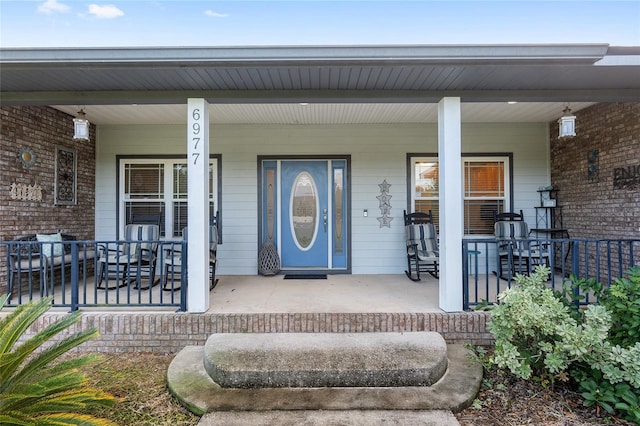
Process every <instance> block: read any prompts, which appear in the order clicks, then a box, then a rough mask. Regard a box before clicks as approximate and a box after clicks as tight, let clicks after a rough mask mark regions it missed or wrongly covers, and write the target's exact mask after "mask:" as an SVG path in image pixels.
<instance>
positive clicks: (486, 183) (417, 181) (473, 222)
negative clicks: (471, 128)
mask: <svg viewBox="0 0 640 426" xmlns="http://www.w3.org/2000/svg"><path fill="white" fill-rule="evenodd" d="M411 165H412V182H411V186H412V188H413V189H414V191H413V195H412V204H413V206H414V211H420V212H425V213H428V212H429V211H431V213H432V214H433V220H434V223H435V225H436V227H437V228H438V227H439V222H440V218H439V213H438V209H439V189H440V186H439V182H438V179H439V176H438V171H439V170H438V159H437V158H436V157H433V158H430V157H421V158H418V157H415V158H412V160H411ZM462 172H463V185H464V187H463V188H462V189H463V197H464V206H463V210H464V211H463V216H464V233H465V234H466V235H488V234H493V217H494V213H495V212H498V213H499V212H503V211H504V210H505V206H508V205H509V204H510V203H509V195H510V191H509V157H508V156H496V157H465V156H463V160H462Z"/></svg>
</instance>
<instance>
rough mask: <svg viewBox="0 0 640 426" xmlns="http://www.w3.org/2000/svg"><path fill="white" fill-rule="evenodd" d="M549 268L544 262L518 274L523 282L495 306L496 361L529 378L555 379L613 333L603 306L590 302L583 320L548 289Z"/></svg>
mask: <svg viewBox="0 0 640 426" xmlns="http://www.w3.org/2000/svg"><path fill="white" fill-rule="evenodd" d="M549 272H550V271H549V268H546V267H544V266H538V267H537V268H536V270H535V271H534V272H533V273H532V274H531V275H529V276H524V275H517V276H516V278H515V280H516V282H517V284H518V285H517V286H515V287H513V288H510V289H507V290H505V291H504V292H502V293H501V294H500V295H499V296H498V300H499V303H498V304H497V305H496V306H494V308H493V309H492V310H491V321H490V322H489V324H488V329H489V331H490V332H491V333H492V334H493V336H494V338H495V350H494V354H493V358H492V362H494V363H495V364H496V365H498V367H500V368H508V369H509V370H510V371H511V372H512V373H514V374H515V375H517V376H518V377H521V378H524V379H528V378H531V377H532V375H533V376H536V377H540V378H545V379H553V376H554V375H555V374H557V373H560V372H562V371H565V370H566V369H567V368H568V367H569V365H571V363H572V362H574V361H576V360H578V359H580V358H581V357H583V356H584V355H585V354H586V353H588V352H591V351H593V350H594V346H597V345H601V344H602V343H603V342H604V340H605V339H606V337H607V333H608V331H609V324H610V318H609V316H608V314H607V312H606V310H605V309H604V308H602V307H598V306H590V307H589V308H588V309H587V310H586V312H585V321H584V323H583V324H579V323H578V321H577V320H576V319H575V318H573V317H572V316H571V313H570V309H569V307H568V306H566V305H565V304H564V303H562V302H561V301H560V300H559V299H558V298H557V297H556V296H555V295H554V293H553V291H552V290H551V289H549V288H547V287H545V285H544V283H545V282H546V278H547V276H548V274H549Z"/></svg>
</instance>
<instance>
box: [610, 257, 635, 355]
mask: <svg viewBox="0 0 640 426" xmlns="http://www.w3.org/2000/svg"><path fill="white" fill-rule="evenodd" d="M601 303H602V305H603V306H604V307H606V308H607V311H609V313H610V314H611V320H612V321H613V327H612V328H611V331H610V333H609V341H610V342H611V344H613V345H620V346H622V347H629V346H633V345H634V344H635V343H637V342H640V267H638V266H636V267H634V268H632V269H631V270H630V271H629V278H616V280H615V282H614V283H613V284H612V285H611V287H610V288H608V289H607V290H605V291H604V295H603V296H602V300H601Z"/></svg>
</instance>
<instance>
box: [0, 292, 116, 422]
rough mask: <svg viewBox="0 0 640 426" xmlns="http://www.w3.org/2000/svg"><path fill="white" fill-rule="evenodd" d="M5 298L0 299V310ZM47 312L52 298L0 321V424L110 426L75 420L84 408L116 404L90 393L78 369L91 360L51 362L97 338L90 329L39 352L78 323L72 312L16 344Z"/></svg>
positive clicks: (87, 418) (82, 418)
mask: <svg viewBox="0 0 640 426" xmlns="http://www.w3.org/2000/svg"><path fill="white" fill-rule="evenodd" d="M6 300H7V296H6V295H5V296H2V297H0V310H1V309H2V308H3V307H4V304H5V303H6ZM50 307H51V298H43V299H41V300H40V301H38V302H35V303H34V302H30V303H29V304H26V305H21V306H19V307H17V308H16V309H15V310H13V311H12V312H11V313H9V314H8V315H7V316H5V317H4V318H2V319H1V320H0V424H2V425H64V424H69V425H72V424H78V425H80V424H81V425H111V424H113V423H111V422H109V421H108V420H104V419H98V418H95V417H93V416H90V415H87V414H77V413H78V412H81V411H82V410H83V409H84V408H85V407H86V406H87V405H90V404H99V405H105V406H111V405H113V404H114V403H115V401H116V399H115V398H114V397H113V396H111V395H108V394H106V393H104V392H102V391H99V390H96V389H92V388H89V387H88V386H87V384H86V380H85V378H84V376H83V375H82V374H81V373H80V372H79V371H78V367H80V366H82V365H85V364H87V363H88V362H91V361H92V360H93V359H94V358H95V357H92V356H81V357H75V358H69V359H66V360H63V361H60V362H54V361H55V360H56V359H58V358H59V357H60V356H61V355H62V354H64V353H65V352H67V351H69V350H70V349H73V348H75V347H77V346H78V345H80V344H82V343H84V342H86V341H88V340H90V339H92V338H94V337H96V336H97V330H96V329H95V328H91V329H88V330H84V331H81V332H78V333H76V334H73V335H71V336H68V337H66V338H64V339H62V340H60V341H59V342H57V343H54V344H51V345H49V346H48V347H46V348H44V349H42V350H41V351H38V349H40V348H41V347H42V346H43V345H44V344H45V343H47V342H48V341H49V340H50V339H51V338H53V337H54V336H56V335H57V334H59V333H60V332H61V331H63V330H65V329H66V328H68V327H69V326H71V325H72V324H74V323H76V322H78V321H79V320H80V312H74V313H72V314H69V315H67V316H66V317H64V318H62V319H60V320H58V321H56V322H54V323H52V324H50V325H49V326H47V327H45V328H44V329H43V330H41V331H39V332H38V333H37V334H35V335H34V336H33V337H31V338H29V339H26V340H24V341H23V342H22V343H20V342H19V341H20V340H21V338H22V336H23V335H24V333H25V332H26V331H27V329H28V328H29V327H30V326H31V325H32V324H33V323H34V322H35V321H36V320H37V319H38V317H40V315H42V314H43V313H44V312H46V311H47V310H48V309H49V308H50Z"/></svg>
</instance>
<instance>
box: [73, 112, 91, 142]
mask: <svg viewBox="0 0 640 426" xmlns="http://www.w3.org/2000/svg"><path fill="white" fill-rule="evenodd" d="M73 138H74V139H80V140H87V141H88V140H89V120H87V119H86V118H85V113H84V111H83V110H80V111H78V116H77V117H76V118H74V119H73Z"/></svg>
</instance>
